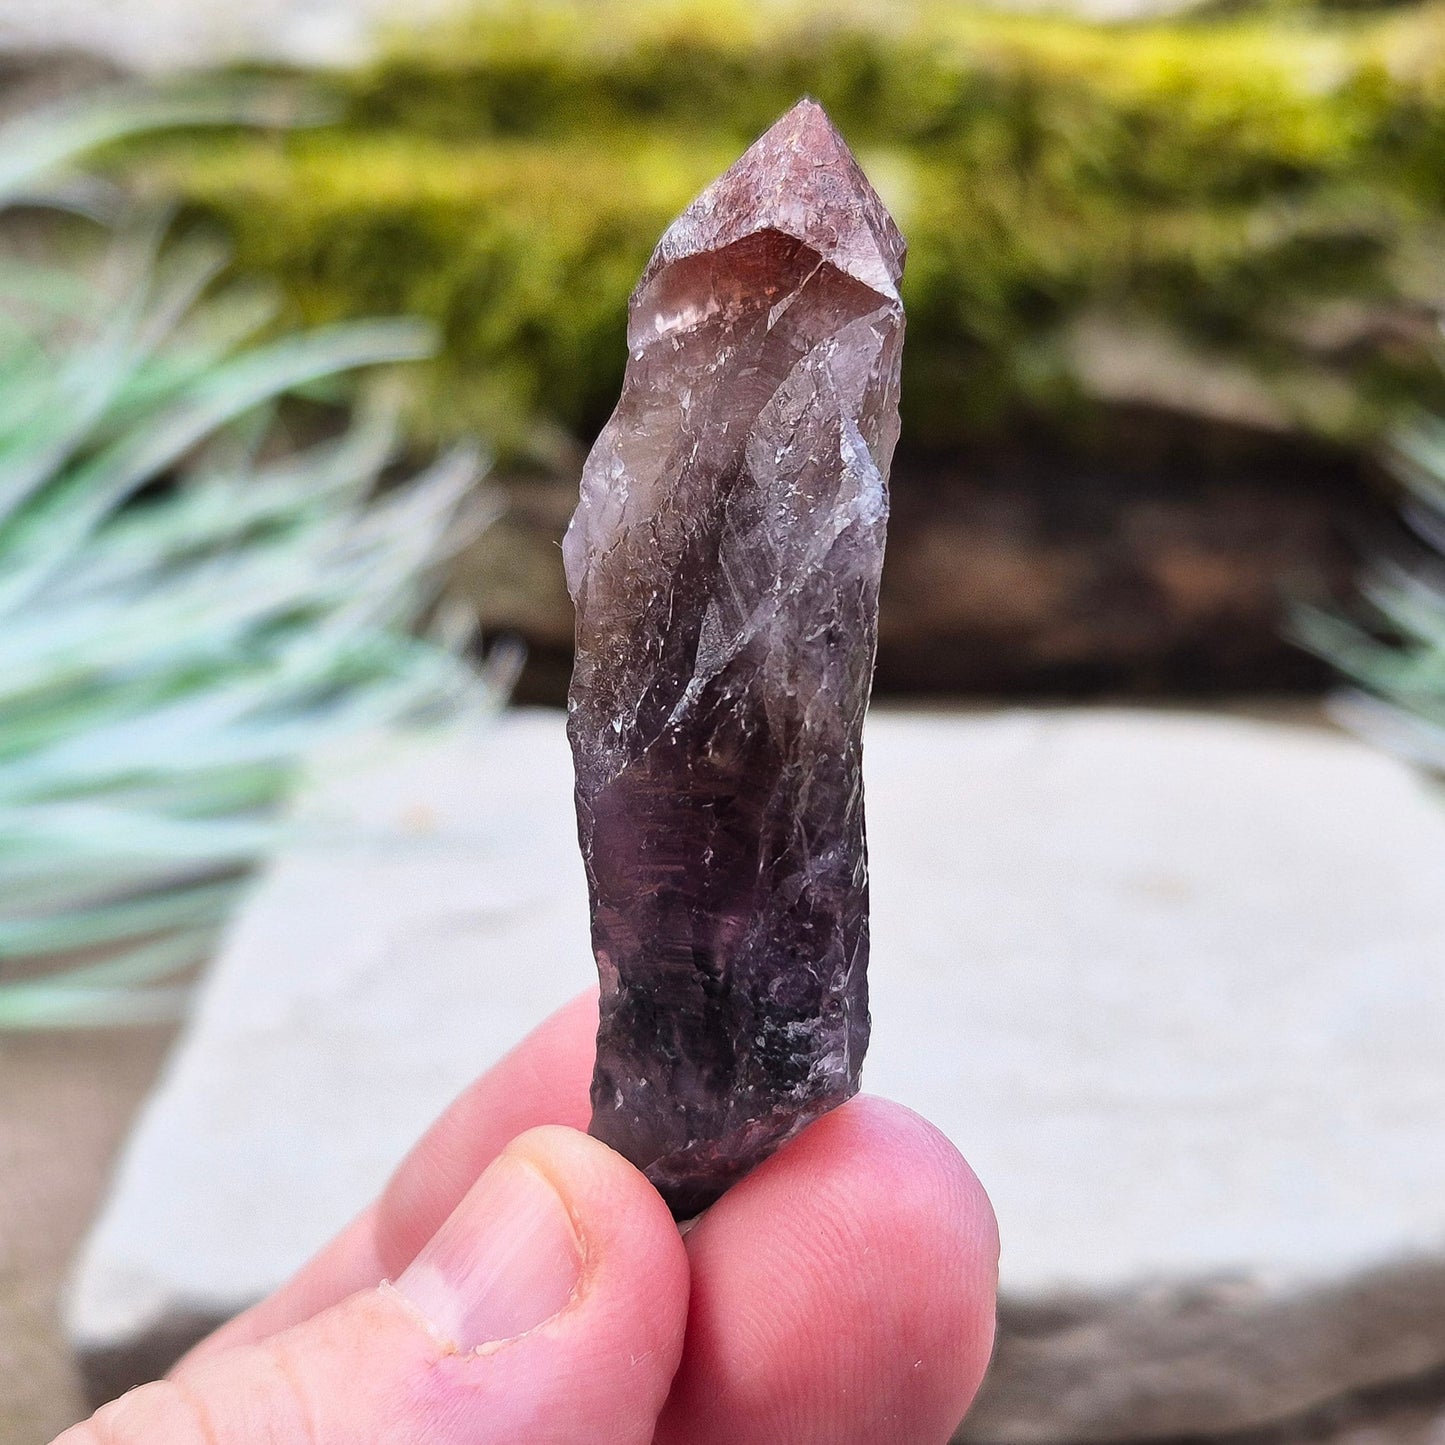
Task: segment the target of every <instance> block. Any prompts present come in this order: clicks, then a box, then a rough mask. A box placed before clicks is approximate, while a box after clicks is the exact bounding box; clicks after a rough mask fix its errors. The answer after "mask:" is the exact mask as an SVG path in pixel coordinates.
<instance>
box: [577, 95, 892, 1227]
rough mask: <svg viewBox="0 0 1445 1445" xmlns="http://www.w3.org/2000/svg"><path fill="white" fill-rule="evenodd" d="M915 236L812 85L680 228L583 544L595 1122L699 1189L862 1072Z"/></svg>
mask: <svg viewBox="0 0 1445 1445" xmlns="http://www.w3.org/2000/svg"><path fill="white" fill-rule="evenodd" d="M903 250H904V248H903V240H902V238H901V237H900V236H899V234H898V231H897V228H896V227H895V226H894V224H893V221H892V218H891V217H890V216H889V214H888V212H887V211H886V210H885V209H884V207H883V204H882V202H880V201H879V199H878V197H877V196H876V195H875V194H874V192H873V189H872V187H871V186H870V185H869V184H868V181H867V180H866V178H865V177H864V175H863V173H862V171H860V170H859V168H858V165H857V163H856V162H855V161H854V159H853V157H852V155H851V154H850V153H849V151H848V148H847V146H846V145H845V144H844V143H843V140H842V138H841V137H840V136H839V135H838V133H837V131H835V130H834V129H833V127H832V125H831V123H830V122H829V120H828V118H827V116H826V115H825V114H824V113H823V111H822V109H821V108H820V107H819V106H817V105H816V104H814V103H813V102H811V101H803V102H802V103H801V104H799V105H798V106H796V107H795V108H794V109H793V110H791V111H789V113H788V114H787V115H786V116H784V117H783V119H782V120H780V121H779V122H778V123H777V124H776V125H775V126H774V127H773V128H772V129H771V130H770V131H768V133H767V134H766V135H764V136H763V138H762V139H761V140H759V141H758V142H757V143H756V144H755V145H754V146H753V147H752V149H751V150H749V151H748V152H747V153H746V154H745V155H744V156H743V157H742V159H741V160H739V161H738V162H737V164H736V165H734V166H733V167H732V169H731V170H729V171H728V172H727V173H726V174H725V175H724V176H722V178H721V179H719V180H718V181H716V182H715V183H714V184H713V185H712V186H710V187H709V188H708V189H707V190H706V191H704V192H703V194H702V195H701V196H700V197H699V198H698V199H697V200H696V201H694V202H693V204H692V205H691V206H689V207H688V209H687V210H686V211H684V212H683V214H682V215H681V216H680V217H679V218H678V220H677V221H676V222H674V224H673V225H672V227H671V228H670V229H669V230H668V232H667V234H666V235H665V236H663V238H662V241H661V243H660V244H659V245H658V248H657V251H656V252H655V254H654V255H653V257H652V260H651V261H650V262H649V263H648V266H647V269H646V270H645V271H644V272H643V274H642V279H641V281H640V282H639V283H638V287H637V290H636V292H635V293H634V294H633V297H632V304H631V308H630V319H629V323H628V346H629V348H630V353H631V354H630V359H629V361H628V366H627V377H626V381H625V383H624V386H623V392H622V399H621V401H620V402H619V403H618V406H617V410H616V412H615V413H614V414H613V416H612V419H611V420H610V421H609V422H608V423H607V426H606V428H605V429H604V430H603V432H602V435H601V436H600V437H599V438H598V441H597V445H596V446H595V447H594V448H593V451H592V454H591V456H590V457H589V458H588V460H587V466H586V470H585V471H584V473H583V476H582V499H581V504H580V505H579V507H578V509H577V513H576V515H575V516H574V517H573V519H572V525H571V527H570V528H569V530H568V532H567V538H566V541H565V542H564V544H563V552H564V555H565V559H566V566H567V583H568V586H569V588H570V590H571V593H572V598H573V600H574V602H575V603H576V605H577V663H576V669H575V671H574V672H573V675H572V692H571V701H570V714H571V716H570V721H569V733H570V736H571V739H572V749H573V753H574V756H575V759H576V764H577V817H578V831H579V833H580V836H581V843H582V856H583V859H584V862H585V864H586V868H587V880H588V883H589V885H590V888H591V894H592V941H593V948H594V952H595V953H596V956H597V968H598V972H599V974H600V975H601V979H602V1022H601V1030H600V1032H599V1035H598V1040H597V1070H596V1074H595V1076H594V1079H593V1084H592V1103H593V1117H592V1132H593V1134H595V1135H596V1136H597V1137H598V1138H600V1139H602V1140H605V1141H606V1142H607V1143H608V1144H611V1145H612V1146H613V1147H614V1148H616V1149H618V1150H620V1151H621V1152H622V1153H623V1154H624V1155H626V1156H627V1158H629V1159H631V1160H632V1161H633V1162H634V1163H635V1164H637V1165H638V1167H639V1168H641V1169H643V1170H644V1171H645V1172H646V1174H647V1176H648V1178H650V1179H651V1180H652V1181H653V1183H654V1184H656V1185H657V1187H658V1188H659V1189H660V1190H661V1191H662V1193H663V1195H664V1197H665V1198H666V1199H667V1201H668V1203H669V1204H670V1205H671V1206H672V1209H673V1212H674V1213H675V1214H676V1215H677V1216H678V1217H679V1218H685V1217H687V1216H689V1215H692V1214H695V1213H696V1212H698V1211H699V1210H700V1209H702V1208H704V1207H706V1206H707V1205H708V1204H710V1203H711V1202H712V1201H713V1200H714V1199H716V1198H717V1197H718V1195H720V1194H721V1193H722V1192H723V1190H724V1189H726V1188H727V1187H728V1185H729V1184H731V1183H732V1182H733V1181H734V1180H736V1179H738V1178H739V1177H740V1176H741V1175H743V1174H744V1173H746V1172H747V1170H748V1169H750V1168H751V1167H752V1166H753V1165H754V1164H756V1163H757V1162H758V1161H759V1160H761V1159H764V1158H766V1157H767V1155H768V1154H770V1153H771V1152H772V1151H773V1150H774V1149H776V1148H777V1147H778V1145H779V1144H781V1143H782V1142H783V1141H784V1140H786V1139H787V1138H789V1137H790V1136H791V1135H793V1134H795V1133H796V1132H797V1131H798V1130H799V1129H801V1128H802V1127H803V1126H804V1125H805V1124H807V1123H809V1122H810V1121H812V1120H813V1119H815V1118H817V1117H818V1116H819V1115H820V1114H822V1113H824V1112H825V1111H826V1110H828V1109H830V1108H832V1107H833V1106H834V1105H836V1104H839V1103H841V1102H842V1101H843V1100H844V1099H847V1098H848V1097H850V1096H851V1095H852V1094H853V1093H854V1092H856V1090H857V1088H858V1075H859V1071H860V1069H861V1066H862V1063H863V1051H864V1049H865V1048H866V1046H867V1043H868V993H867V976H866V975H867V962H868V868H867V852H866V846H865V843H864V836H863V783H862V774H861V764H862V729H863V713H864V709H865V706H866V704H867V700H868V689H869V685H870V682H871V679H872V671H873V654H874V646H875V642H876V637H877V609H878V574H879V569H880V567H881V565H882V562H883V536H884V526H885V522H886V519H887V514H888V484H887V477H888V467H889V462H890V460H891V458H892V454H893V446H894V442H895V441H896V440H897V436H898V363H899V356H900V353H901V350H902V345H903V310H902V306H901V304H900V302H899V299H898V289H897V287H898V279H899V276H900V274H901V271H902V267H903Z"/></svg>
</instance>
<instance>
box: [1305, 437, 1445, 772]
mask: <svg viewBox="0 0 1445 1445" xmlns="http://www.w3.org/2000/svg"><path fill="white" fill-rule="evenodd" d="M1386 459H1387V460H1388V461H1389V463H1390V464H1391V466H1392V468H1393V470H1394V472H1395V473H1396V475H1397V476H1398V477H1399V479H1400V481H1401V483H1402V484H1403V486H1404V489H1405V496H1406V502H1405V507H1404V518H1405V520H1406V522H1407V523H1408V524H1409V526H1410V528H1411V529H1412V530H1413V532H1414V533H1415V535H1416V538H1417V539H1418V544H1419V545H1418V547H1417V549H1416V551H1415V553H1414V555H1413V556H1412V557H1410V558H1409V559H1407V560H1404V559H1401V558H1398V557H1390V558H1382V559H1379V560H1377V561H1376V562H1374V563H1373V564H1372V565H1371V567H1370V568H1369V570H1368V572H1367V573H1366V575H1365V578H1364V582H1363V584H1362V589H1361V593H1362V596H1361V606H1360V607H1359V608H1357V609H1356V610H1355V611H1354V612H1353V613H1350V614H1344V613H1342V612H1340V611H1338V610H1329V609H1324V608H1318V607H1300V608H1298V609H1296V612H1295V616H1294V632H1295V635H1296V637H1297V638H1298V640H1299V641H1300V642H1301V643H1302V644H1303V645H1304V646H1305V647H1307V648H1308V649H1309V650H1310V651H1312V652H1314V653H1316V654H1317V655H1318V656H1320V657H1322V658H1324V659H1325V660H1326V661H1328V662H1330V663H1331V664H1332V665H1333V666H1334V667H1336V668H1337V669H1338V670H1339V672H1340V673H1341V674H1342V675H1343V676H1344V677H1345V678H1346V679H1347V680H1348V681H1349V682H1350V683H1351V684H1352V685H1353V690H1352V691H1351V692H1350V693H1349V694H1347V695H1346V696H1344V697H1343V698H1341V699H1340V700H1339V702H1338V704H1337V711H1338V713H1339V715H1340V717H1341V718H1342V719H1343V720H1344V721H1345V722H1347V723H1348V724H1349V725H1350V726H1352V727H1354V728H1356V729H1357V730H1360V731H1363V732H1365V733H1367V734H1368V735H1369V736H1371V737H1372V738H1373V739H1374V740H1375V741H1377V742H1380V743H1381V744H1383V745H1385V746H1387V747H1389V748H1391V749H1392V750H1394V751H1396V752H1399V753H1402V754H1404V755H1406V756H1408V757H1410V758H1412V759H1414V760H1415V761H1417V762H1420V763H1422V764H1424V765H1425V766H1427V767H1429V768H1431V769H1433V770H1435V771H1438V772H1445V418H1440V417H1433V416H1421V417H1419V418H1417V419H1416V420H1415V421H1414V422H1412V423H1411V424H1410V425H1409V426H1407V427H1405V428H1404V429H1403V430H1402V431H1401V432H1400V433H1399V434H1398V435H1397V436H1395V437H1394V438H1393V440H1392V442H1391V445H1390V447H1389V449H1388V451H1387V453H1386Z"/></svg>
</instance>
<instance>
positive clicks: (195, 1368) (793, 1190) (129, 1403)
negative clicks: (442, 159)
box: [56, 995, 998, 1445]
mask: <svg viewBox="0 0 1445 1445" xmlns="http://www.w3.org/2000/svg"><path fill="white" fill-rule="evenodd" d="M596 1019H597V1005H596V998H595V995H587V996H584V997H582V998H579V999H577V1000H574V1002H573V1003H571V1004H569V1005H568V1006H567V1007H566V1008H564V1009H562V1010H560V1011H559V1012H558V1013H556V1014H555V1015H553V1017H552V1018H550V1019H549V1020H547V1022H546V1023H544V1024H543V1025H542V1026H541V1027H540V1028H538V1029H537V1030H536V1031H535V1032H534V1033H533V1034H531V1035H530V1036H529V1037H528V1038H527V1039H526V1040H525V1041H524V1042H523V1043H522V1044H521V1045H519V1046H518V1047H517V1048H516V1049H514V1050H513V1051H512V1052H511V1053H510V1054H509V1055H508V1056H507V1057H506V1058H505V1059H503V1060H502V1061H501V1062H500V1063H499V1064H498V1065H497V1066H496V1067H495V1068H494V1069H492V1070H491V1071H490V1072H489V1073H487V1074H485V1075H484V1076H483V1077H482V1078H481V1079H479V1080H478V1081H477V1082H476V1083H475V1084H473V1085H472V1086H471V1087H470V1088H469V1089H468V1090H467V1091H466V1092H465V1093H463V1094H462V1096H461V1097H460V1098H459V1099H457V1101H456V1102H455V1103H454V1104H453V1105H452V1106H451V1108H450V1109H448V1110H447V1112H446V1113H445V1114H443V1115H442V1117H441V1118H440V1119H439V1120H438V1121H437V1123H436V1124H435V1125H433V1126H432V1128H431V1129H430V1130H429V1131H428V1133H427V1134H426V1135H425V1136H424V1137H423V1139H422V1140H421V1142H420V1143H419V1144H417V1146H416V1147H415V1148H414V1149H413V1150H412V1152H411V1154H410V1155H409V1156H408V1157H407V1159H406V1160H405V1161H403V1163H402V1164H401V1166H400V1168H399V1169H398V1170H397V1172H396V1174H395V1175H394V1176H393V1178H392V1180H391V1182H390V1183H389V1184H388V1185H387V1187H386V1189H385V1190H384V1191H383V1193H382V1196H381V1198H380V1199H379V1200H378V1201H377V1203H376V1204H374V1205H373V1206H372V1207H371V1208H369V1209H368V1210H366V1211H365V1212H364V1213H363V1214H362V1215H361V1216H360V1217H358V1218H357V1219H356V1220H355V1221H354V1222H353V1223H352V1224H351V1225H350V1226H348V1227H347V1228H346V1229H345V1230H343V1231H342V1233H341V1234H340V1235H338V1236H337V1238H336V1239H335V1240H333V1241H332V1243H331V1244H330V1245H328V1246H327V1247H326V1248H325V1249H323V1250H322V1252H321V1253H320V1254H319V1255H318V1256H317V1257H316V1258H315V1259H313V1260H312V1261H311V1263H310V1264H308V1265H307V1266H306V1267H305V1268H303V1269H302V1270H301V1271H300V1273H299V1274H298V1275H297V1276H296V1277H295V1278H294V1279H293V1280H292V1281H291V1282H290V1283H289V1284H287V1285H286V1286H284V1287H283V1288H282V1289H281V1290H280V1291H278V1292H277V1293H276V1294H275V1295H273V1296H272V1297H271V1298H270V1299H268V1300H266V1301H265V1302H264V1303H262V1304H260V1305H258V1306H257V1307H256V1308H254V1309H252V1310H250V1311H248V1312H247V1313H246V1314H244V1315H241V1316H240V1317H239V1318H238V1319H236V1320H233V1321H232V1322H231V1323H230V1324H229V1325H227V1326H225V1327H224V1328H223V1329H221V1330H219V1331H218V1332H217V1333H216V1334H215V1335H213V1336H211V1338H210V1339H209V1340H207V1341H205V1342H204V1343H202V1344H201V1345H199V1346H198V1347H197V1348H196V1349H195V1350H193V1351H192V1352H191V1354H190V1355H188V1356H187V1357H186V1359H184V1360H183V1361H182V1362H181V1363H180V1365H179V1366H177V1368H176V1370H175V1371H174V1372H173V1373H172V1375H171V1377H170V1379H169V1380H168V1381H165V1382H162V1383H159V1384H156V1385H149V1386H146V1387H145V1388H144V1389H142V1390H138V1391H134V1392H132V1393H131V1394H130V1395H127V1396H126V1397H124V1399H122V1400H120V1401H118V1402H116V1403H115V1404H112V1405H109V1406H107V1407H106V1408H105V1409H104V1410H102V1411H101V1412H100V1413H99V1414H98V1415H97V1416H96V1417H95V1418H94V1419H93V1420H91V1421H89V1422H87V1423H86V1424H84V1425H79V1426H77V1427H76V1428H75V1429H74V1430H71V1431H68V1432H67V1433H66V1434H65V1435H63V1436H61V1437H60V1441H58V1442H56V1445H132V1442H135V1445H140V1442H145V1445H191V1442H195V1445H232V1442H236V1445H240V1442H242V1441H244V1442H246V1445H351V1442H357V1445H360V1442H382V1445H413V1442H415V1445H423V1442H425V1445H463V1442H465V1445H494V1442H495V1445H502V1442H506V1445H632V1442H637V1445H714V1442H715V1445H891V1442H900V1445H902V1442H907V1445H943V1442H945V1441H946V1440H947V1439H948V1437H949V1434H950V1432H951V1431H952V1429H953V1428H954V1426H955V1425H956V1424H957V1422H958V1420H959V1419H960V1418H961V1417H962V1415H963V1413H964V1411H965V1410H966V1409H967V1407H968V1404H969V1401H970V1400H971V1399H972V1398H973V1394H974V1391H975V1390H976V1389H977V1387H978V1383H979V1380H980V1379H981V1377H982V1374H983V1370H984V1367H985V1365H986V1363H987V1360H988V1355H989V1350H990V1348H991V1345H992V1338H993V1301H994V1285H995V1279H996V1265H997V1258H998V1242H997V1235H996V1233H995V1229H994V1222H993V1215H992V1212H991V1210H990V1208H989V1205H988V1201H987V1199H986V1198H985V1196H984V1193H983V1190H982V1188H981V1187H980V1185H979V1183H978V1181H977V1180H976V1179H975V1178H974V1176H973V1174H972V1173H971V1172H970V1170H969V1168H968V1166H967V1165H966V1164H965V1163H964V1162H963V1160H962V1159H961V1158H960V1157H959V1155H958V1153H957V1151H956V1150H955V1149H954V1148H953V1146H952V1145H951V1144H950V1143H949V1142H948V1141H947V1140H946V1139H945V1138H944V1137H943V1136H942V1135H941V1134H939V1133H938V1131H937V1130H935V1129H934V1128H933V1127H932V1126H931V1125H929V1124H927V1123H926V1122H925V1121H924V1120H922V1119H920V1118H918V1117H917V1116H916V1115H914V1114H912V1113H910V1112H909V1111H908V1110H906V1109H903V1108H901V1107H900V1106H898V1105H896V1104H890V1103H888V1102H886V1101H884V1100H881V1099H871V1098H859V1099H855V1100H853V1101H852V1102H851V1103H849V1104H846V1105H844V1106H843V1107H842V1108H840V1109H837V1110H835V1111H834V1112H833V1113H832V1114H829V1115H828V1116H827V1117H826V1118H824V1119H821V1120H819V1122H818V1123H816V1124H814V1125H813V1126H812V1127H811V1128H809V1129H808V1130H806V1131H805V1132H804V1133H803V1134H802V1135H800V1136H799V1137H798V1138H797V1139H795V1140H794V1141H793V1142H792V1143H790V1144H789V1145H788V1146H787V1147H786V1148H784V1149H783V1150H782V1151H781V1152H780V1153H778V1154H777V1155H776V1156H775V1157H774V1158H772V1159H771V1160H769V1161H768V1162H767V1163H766V1164H764V1165H762V1166H761V1167H760V1168H759V1169H757V1170H755V1171H754V1173H753V1174H751V1175H750V1176H749V1177H748V1178H747V1179H745V1180H744V1181H743V1182H742V1183H741V1184H739V1185H737V1186H736V1187H735V1188H734V1189H732V1190H731V1191H730V1192H729V1193H728V1194H727V1195H725V1196H724V1197H723V1199H722V1200H721V1201H719V1203H717V1204H716V1205H714V1206H713V1207H712V1209H710V1210H709V1211H708V1212H707V1213H706V1214H705V1215H704V1216H703V1217H702V1219H701V1220H699V1221H698V1222H697V1223H696V1224H695V1226H694V1227H693V1228H692V1229H691V1230H689V1231H688V1233H687V1236H686V1239H685V1240H684V1239H683V1238H682V1237H681V1236H680V1235H679V1233H678V1231H677V1228H676V1226H675V1225H674V1224H673V1223H672V1220H671V1218H670V1217H669V1215H668V1213H667V1210H666V1208H665V1207H664V1206H663V1204H662V1201H661V1200H660V1199H659V1197H658V1196H657V1194H656V1193H655V1192H654V1191H653V1189H652V1188H651V1186H650V1185H648V1184H647V1182H646V1180H644V1179H643V1178H642V1176H641V1175H640V1174H639V1173H638V1172H637V1171H636V1170H635V1169H633V1168H632V1166H631V1165H629V1164H628V1163H626V1162H625V1161H624V1160H623V1159H621V1158H620V1157H619V1156H618V1155H616V1154H614V1153H612V1152H611V1151H610V1150H608V1149H607V1148H605V1147H604V1146H603V1145H601V1144H599V1143H597V1142H596V1141H595V1140H592V1139H589V1138H587V1137H586V1136H585V1135H583V1134H582V1133H580V1132H578V1131H580V1130H581V1129H582V1128H584V1127H585V1125H586V1122H587V1116H588V1105H587V1085H588V1079H589V1074H590V1050H591V1041H592V1036H593V1033H594V1032H595V1029H596ZM558 1125H561V1126H564V1127H557V1126H558ZM419 1256H420V1257H419ZM383 1280H394V1281H396V1284H395V1286H390V1285H381V1284H380V1282H381V1281H383Z"/></svg>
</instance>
